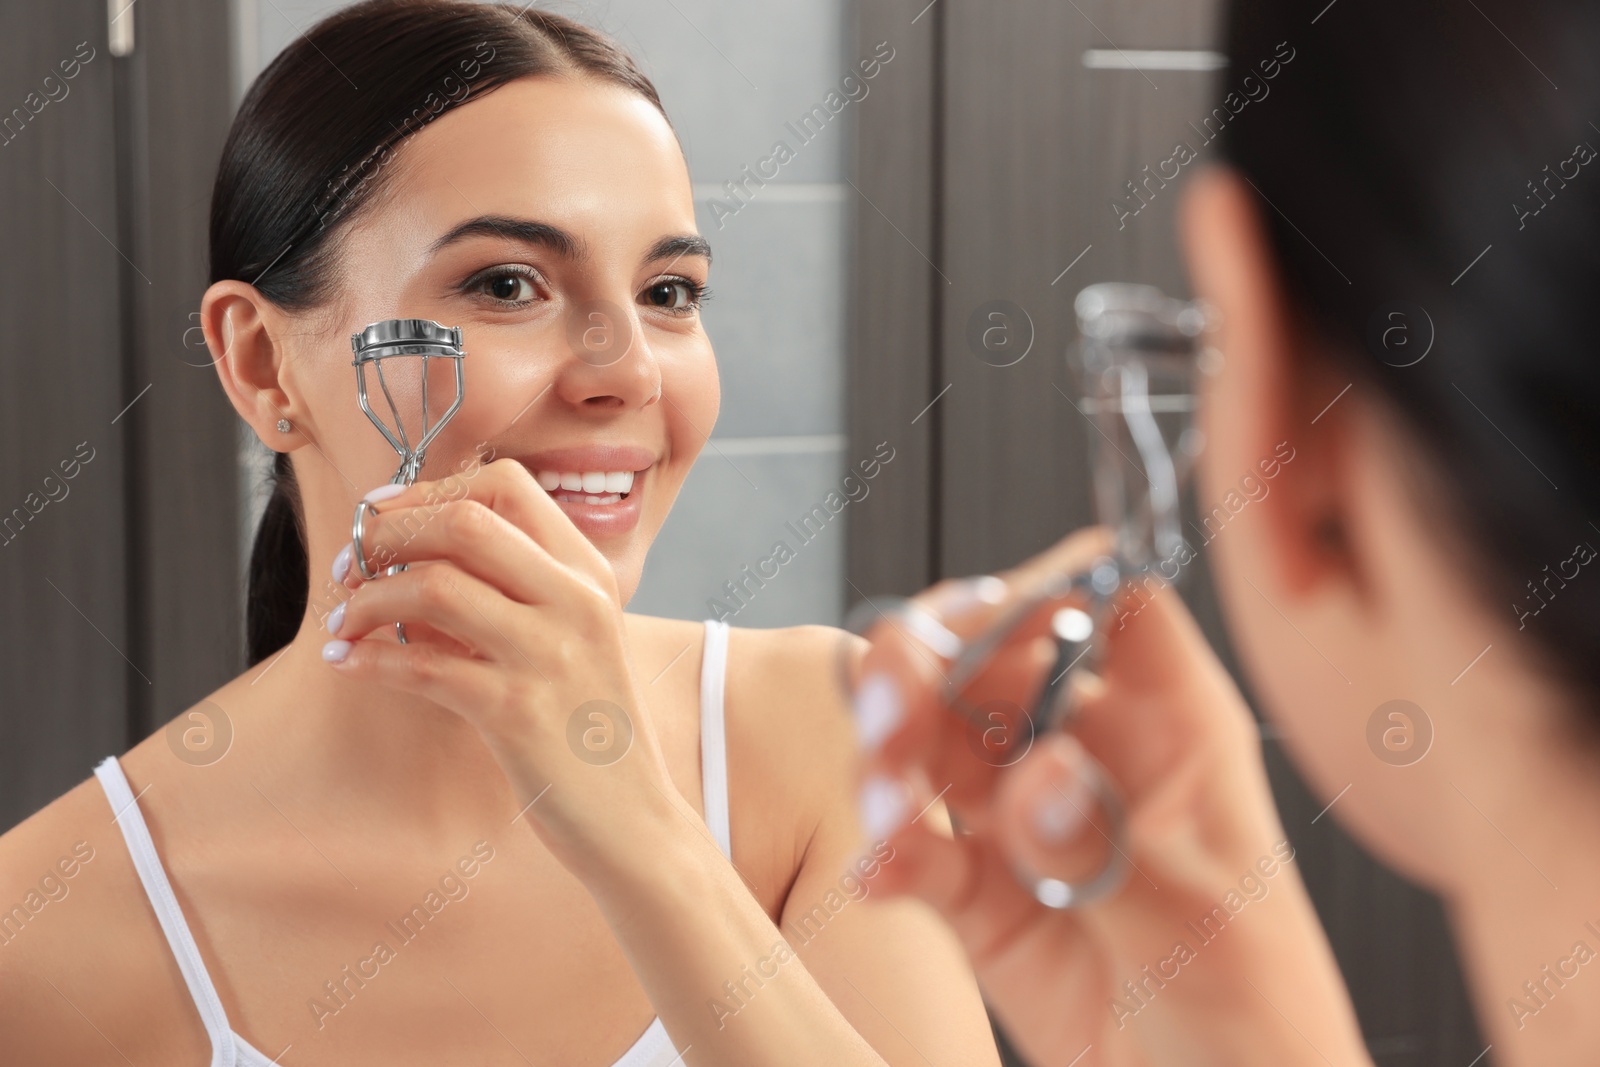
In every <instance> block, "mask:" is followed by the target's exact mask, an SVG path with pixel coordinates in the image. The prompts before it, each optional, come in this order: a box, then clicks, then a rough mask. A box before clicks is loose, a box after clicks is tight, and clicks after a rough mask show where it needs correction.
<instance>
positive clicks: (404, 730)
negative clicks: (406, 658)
mask: <svg viewBox="0 0 1600 1067" xmlns="http://www.w3.org/2000/svg"><path fill="white" fill-rule="evenodd" d="M328 639H329V636H328V634H327V633H326V632H325V631H324V630H323V629H322V627H321V626H320V624H319V623H318V621H317V619H316V618H315V617H313V616H311V615H309V614H308V616H307V619H306V622H305V624H304V625H303V626H302V627H301V629H300V632H299V633H298V634H297V635H296V637H295V639H294V640H293V641H291V642H290V643H289V645H288V646H287V648H285V649H284V650H283V651H281V652H279V653H275V654H274V655H272V656H269V657H268V658H267V659H266V660H265V661H263V662H262V663H260V664H258V665H257V666H256V667H254V668H253V669H252V670H251V671H250V672H249V673H248V674H247V675H246V677H245V679H243V681H244V682H245V685H244V687H243V688H242V690H241V695H242V696H243V698H244V702H245V703H246V705H247V706H248V707H250V708H251V709H252V717H253V719H254V720H255V721H254V722H253V723H250V724H248V728H249V729H251V730H252V732H253V731H255V730H259V731H260V735H261V736H262V738H263V740H266V739H267V738H268V737H270V743H268V744H263V745H262V746H260V750H261V751H262V752H264V753H268V754H270V755H269V756H268V757H267V758H269V759H270V760H271V761H272V762H273V763H274V764H276V767H275V768H274V769H275V770H278V771H281V773H283V774H284V775H286V776H290V777H292V778H293V779H294V780H295V781H296V782H297V783H299V785H300V786H301V788H304V789H307V790H313V791H321V792H323V793H324V794H325V796H324V799H326V800H328V801H329V802H333V803H337V804H339V805H341V806H342V807H343V809H344V810H347V811H350V812H351V813H352V814H361V813H362V811H363V810H364V809H367V808H371V809H374V810H380V809H381V812H382V814H383V818H384V819H385V821H389V822H393V821H396V820H398V821H401V822H408V823H415V824H421V825H437V824H440V823H442V822H447V821H448V822H452V823H459V822H460V821H462V820H463V819H466V820H468V821H471V822H473V823H475V824H476V823H479V822H481V820H483V819H484V818H486V817H488V816H490V815H493V816H496V817H498V816H499V814H500V813H501V812H502V811H503V810H504V809H505V808H506V806H507V805H511V807H512V808H513V809H514V808H515V804H514V803H513V801H512V796H513V794H512V791H511V787H510V785H509V784H508V783H507V782H506V781H505V778H504V776H503V775H502V774H501V773H500V771H499V768H498V766H497V764H496V763H495V761H494V756H493V754H492V753H491V752H490V751H489V749H488V747H487V746H486V745H485V744H484V743H483V740H482V738H481V736H480V735H479V733H478V731H477V729H476V728H475V727H473V726H472V724H471V723H469V722H468V721H467V720H466V719H464V718H462V717H461V716H460V715H457V714H456V713H454V712H452V711H449V710H446V709H444V708H441V707H440V706H438V705H437V704H434V703H433V702H431V701H429V700H426V699H424V698H422V697H418V696H414V695H411V694H408V693H404V692H401V691H399V690H395V689H388V688H383V687H376V686H372V685H370V684H367V683H364V682H357V681H354V680H352V679H350V678H348V677H347V676H345V675H343V674H341V673H339V672H338V671H337V670H335V669H334V668H333V667H330V666H329V665H328V664H326V663H324V662H323V660H322V654H321V653H322V645H323V644H324V643H325V642H326V641H327V640H328ZM240 740H245V735H244V732H243V730H242V729H241V735H240Z"/></svg>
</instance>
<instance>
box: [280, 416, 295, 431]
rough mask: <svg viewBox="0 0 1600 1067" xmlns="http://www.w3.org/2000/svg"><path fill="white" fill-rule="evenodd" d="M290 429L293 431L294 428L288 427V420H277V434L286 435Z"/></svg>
mask: <svg viewBox="0 0 1600 1067" xmlns="http://www.w3.org/2000/svg"><path fill="white" fill-rule="evenodd" d="M292 429H294V427H293V426H291V425H289V420H288V419H279V420H278V432H279V433H288V432H289V431H290V430H292Z"/></svg>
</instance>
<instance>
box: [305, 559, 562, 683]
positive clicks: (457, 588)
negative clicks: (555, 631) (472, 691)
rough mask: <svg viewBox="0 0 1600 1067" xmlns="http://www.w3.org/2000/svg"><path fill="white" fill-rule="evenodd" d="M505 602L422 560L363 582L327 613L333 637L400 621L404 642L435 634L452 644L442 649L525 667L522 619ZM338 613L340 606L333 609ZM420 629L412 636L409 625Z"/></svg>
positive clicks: (469, 578)
mask: <svg viewBox="0 0 1600 1067" xmlns="http://www.w3.org/2000/svg"><path fill="white" fill-rule="evenodd" d="M509 606H510V602H509V601H508V600H507V599H506V598H505V596H504V595H503V594H502V593H500V592H499V590H498V589H496V588H495V587H494V586H492V585H490V584H489V583H487V582H485V581H482V580H481V579H479V578H477V577H475V576H473V575H471V574H467V573H464V572H463V571H461V570H458V569H457V568H456V567H455V566H453V565H451V564H448V563H427V564H422V565H419V566H417V567H413V568H411V569H410V570H405V571H401V572H400V573H398V574H392V575H387V576H385V577H384V578H383V579H382V580H381V581H375V582H368V583H366V584H365V585H363V586H362V587H361V588H360V589H358V590H356V592H355V594H354V595H353V596H351V598H350V599H349V600H348V601H346V602H345V603H344V605H343V606H342V613H341V614H340V615H339V616H338V617H337V618H335V617H334V616H332V615H330V623H336V624H337V629H334V628H332V626H331V625H330V633H331V635H332V636H333V637H335V638H337V639H339V640H344V641H359V640H360V639H361V638H363V637H366V636H368V635H369V634H371V633H373V632H374V631H377V630H381V629H383V628H384V627H387V626H389V625H392V624H393V623H397V622H400V623H405V624H406V627H407V634H406V637H407V640H408V641H415V640H426V639H427V635H428V634H435V633H436V634H440V635H443V636H444V637H446V638H448V639H449V640H450V641H451V642H452V643H453V644H454V645H455V646H456V647H453V648H452V647H448V646H447V647H445V648H444V649H442V650H443V651H453V652H458V653H460V652H465V653H466V654H469V655H470V654H476V655H477V656H479V657H481V658H483V659H487V660H493V661H496V662H500V663H504V664H507V665H510V666H526V665H528V664H530V663H531V662H532V661H531V660H530V659H529V658H528V657H529V655H530V654H531V653H532V651H534V650H533V649H530V648H524V647H521V646H522V645H527V644H534V643H535V642H531V641H529V640H527V638H526V635H525V633H524V630H525V628H526V618H515V617H513V614H512V612H510V611H508V610H507V608H508V607H509ZM335 611H340V609H335ZM418 624H421V626H423V627H426V628H427V629H426V630H425V631H423V632H421V633H417V634H413V633H412V632H411V628H412V627H413V626H417V625H418Z"/></svg>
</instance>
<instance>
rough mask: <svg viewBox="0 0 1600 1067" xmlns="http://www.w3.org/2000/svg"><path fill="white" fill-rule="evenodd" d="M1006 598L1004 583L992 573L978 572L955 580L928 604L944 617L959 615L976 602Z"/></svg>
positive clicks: (1000, 600)
mask: <svg viewBox="0 0 1600 1067" xmlns="http://www.w3.org/2000/svg"><path fill="white" fill-rule="evenodd" d="M1005 598H1006V583H1005V582H1004V581H1003V580H1001V579H999V578H997V577H995V576H994V575H992V574H980V575H978V576H976V577H973V578H963V579H961V580H960V581H958V582H956V583H955V585H953V586H952V587H951V588H950V590H949V591H948V592H947V593H945V594H944V595H943V596H942V597H940V598H938V599H936V600H931V601H930V602H929V606H930V607H932V608H933V609H934V610H935V611H937V612H938V613H939V614H940V615H941V616H943V617H944V618H947V619H948V618H950V617H951V616H954V615H960V614H961V613H962V612H964V611H967V610H968V609H970V608H972V607H975V606H976V605H978V604H999V603H1002V602H1004V600H1005Z"/></svg>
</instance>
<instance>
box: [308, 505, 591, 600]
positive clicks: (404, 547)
mask: <svg viewBox="0 0 1600 1067" xmlns="http://www.w3.org/2000/svg"><path fill="white" fill-rule="evenodd" d="M376 508H377V514H375V515H374V514H372V513H371V512H369V513H368V514H367V518H366V521H365V522H364V523H363V529H362V535H361V542H362V543H361V548H362V550H364V552H365V557H364V558H365V560H366V563H367V566H368V568H369V569H370V570H373V571H382V570H384V569H386V568H388V567H391V566H394V565H396V564H402V563H424V562H433V561H446V562H449V563H451V564H453V565H454V566H455V567H457V568H459V569H460V570H461V571H462V572H464V573H466V574H471V575H473V576H474V577H477V578H479V579H481V580H483V581H485V582H490V583H492V584H494V585H495V586H496V587H497V588H499V589H501V590H502V591H503V592H504V593H505V594H506V595H507V596H509V597H511V598H512V599H513V600H517V601H520V602H521V603H524V604H534V603H540V602H544V601H548V600H551V599H552V598H554V597H556V596H558V595H559V593H558V586H559V576H560V570H559V569H558V568H559V567H560V565H559V564H558V563H557V562H556V561H555V559H554V558H552V556H551V555H550V553H549V552H548V551H547V550H546V549H545V548H544V547H543V546H542V545H540V544H539V543H538V542H537V541H535V540H533V539H531V538H529V537H528V536H527V535H526V534H525V533H524V532H523V531H522V530H520V529H519V528H517V527H516V526H514V525H512V524H511V523H510V522H509V521H507V520H506V518H505V517H504V516H502V515H500V514H498V513H497V512H495V511H493V510H492V509H490V507H489V506H488V505H487V504H484V503H481V502H479V501H476V500H471V499H463V500H459V501H448V502H446V503H445V504H444V505H443V506H441V507H439V508H438V509H437V510H435V509H433V508H431V507H430V506H428V505H421V506H418V507H405V506H403V504H400V503H391V502H389V501H384V502H382V503H380V504H378V505H376ZM340 559H348V566H347V567H346V569H345V572H344V573H343V574H336V575H335V578H336V579H337V580H339V581H343V582H346V583H353V582H354V580H355V579H357V578H359V576H360V574H361V568H360V561H358V560H356V559H355V554H354V552H353V551H352V552H349V553H345V554H344V555H342V556H341V557H340ZM389 577H394V576H387V575H386V576H385V579H384V580H387V578H389ZM363 584H366V583H363Z"/></svg>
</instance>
